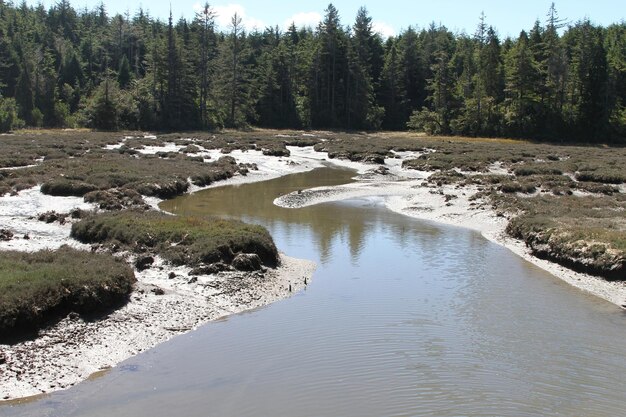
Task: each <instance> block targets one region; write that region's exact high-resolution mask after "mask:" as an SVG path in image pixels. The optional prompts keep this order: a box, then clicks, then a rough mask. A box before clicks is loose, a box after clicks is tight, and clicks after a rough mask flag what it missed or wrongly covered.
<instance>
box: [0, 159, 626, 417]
mask: <svg viewBox="0 0 626 417" xmlns="http://www.w3.org/2000/svg"><path fill="white" fill-rule="evenodd" d="M353 175H354V173H353V172H351V171H346V170H339V169H333V168H330V167H329V168H321V169H317V170H314V171H312V172H308V173H302V174H294V175H290V176H286V177H282V178H278V179H275V180H271V181H266V182H261V183H254V184H247V185H240V186H226V187H220V188H214V189H209V190H206V191H202V192H198V193H195V194H192V195H187V196H183V197H180V198H177V199H175V200H172V201H168V202H165V203H163V204H162V208H163V209H165V210H167V211H171V212H174V213H176V214H178V215H194V216H209V215H220V216H231V217H234V218H241V219H243V220H244V221H247V222H254V223H259V224H262V225H264V226H265V227H267V228H268V229H269V230H270V232H271V234H272V235H273V236H274V239H275V241H276V244H277V246H278V247H279V249H280V250H282V251H283V252H285V253H286V254H288V255H289V256H293V257H299V258H306V259H312V260H314V261H316V262H317V264H318V269H317V271H316V273H315V276H314V278H313V280H312V282H310V283H309V285H308V287H307V288H306V290H304V291H302V292H301V293H298V294H295V295H294V296H293V297H291V298H289V299H286V300H283V301H279V302H276V303H274V304H272V305H270V306H267V307H264V308H261V309H258V310H254V311H251V312H247V313H244V314H239V315H234V316H230V317H228V318H226V319H223V320H220V321H216V322H211V323H208V324H206V325H204V326H202V327H201V328H199V329H198V330H196V331H193V332H190V333H188V334H185V335H182V336H179V337H176V338H174V339H172V340H170V341H169V342H166V343H163V344H161V345H159V346H157V347H156V348H154V349H151V350H149V351H147V352H144V353H142V354H139V355H137V356H135V357H133V358H131V359H129V360H127V361H125V362H123V363H122V364H120V365H119V366H117V367H115V368H113V369H112V370H111V371H110V372H108V373H106V374H104V375H103V376H101V377H99V378H97V379H92V380H89V381H86V382H84V383H81V384H79V385H77V386H76V387H73V388H72V389H69V390H67V391H63V392H58V393H54V394H52V395H49V396H45V397H43V398H42V399H39V400H37V401H34V402H31V403H29V404H25V405H20V406H14V407H11V408H0V415H4V414H6V415H8V416H26V415H28V416H31V415H32V416H107V417H110V416H117V417H131V416H150V417H161V416H162V417H166V416H167V417H171V416H175V417H176V416H180V417H195V416H198V417H200V416H202V417H206V416H220V417H227V416H238V417H242V416H273V417H283V416H284V417H297V416H342V417H347V416H360V417H362V416H516V417H519V416H537V415H544V416H545V415H553V416H556V415H559V416H575V415H576V416H587V417H590V416H603V417H606V416H620V415H624V413H625V412H626V411H625V410H626V314H625V313H624V312H623V311H622V310H620V309H619V308H618V307H616V306H614V305H612V304H609V303H607V302H604V301H602V300H600V299H597V298H595V297H592V296H588V295H586V294H584V293H582V292H580V291H578V290H576V289H573V288H571V287H569V286H568V285H566V284H564V283H562V282H561V281H559V280H558V279H557V278H555V277H553V276H552V275H550V274H548V273H547V272H545V271H543V270H541V269H539V268H538V267H535V266H534V265H532V264H530V263H528V262H526V261H524V260H523V259H521V258H519V257H517V256H515V255H514V254H513V253H511V252H510V251H508V250H507V249H505V248H503V247H501V246H499V245H496V244H494V243H491V242H489V241H487V240H486V239H484V238H483V237H482V236H481V235H480V234H479V233H477V232H474V231H470V230H466V229H461V228H455V227H449V226H442V225H439V224H436V223H431V222H424V221H420V220H416V219H413V218H410V217H407V216H404V215H401V214H397V213H394V212H392V211H390V210H388V209H386V208H385V206H384V204H383V200H382V199H376V198H369V199H361V200H350V201H344V202H339V203H330V204H320V205H315V206H310V207H306V208H302V209H285V208H280V207H276V206H274V205H273V204H272V201H273V200H274V198H275V197H277V196H279V195H282V194H285V193H288V192H291V191H294V190H298V189H304V188H309V187H314V186H321V185H333V184H340V183H346V182H350V178H351V177H352V176H353Z"/></svg>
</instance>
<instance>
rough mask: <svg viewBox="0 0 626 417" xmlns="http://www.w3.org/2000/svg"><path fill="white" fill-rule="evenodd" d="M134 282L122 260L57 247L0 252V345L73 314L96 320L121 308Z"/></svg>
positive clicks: (130, 272)
mask: <svg viewBox="0 0 626 417" xmlns="http://www.w3.org/2000/svg"><path fill="white" fill-rule="evenodd" d="M134 282H135V276H134V273H133V271H132V269H131V268H130V267H129V266H128V265H127V264H126V263H125V262H123V261H122V260H119V259H116V258H114V257H112V256H111V255H106V254H96V253H89V252H84V251H79V250H75V249H71V248H68V247H62V248H61V249H59V250H56V251H42V252H36V253H23V252H12V251H6V252H5V251H2V252H0V339H4V338H6V337H10V336H12V335H13V334H15V333H18V332H26V331H32V330H34V329H36V328H37V327H39V326H41V325H44V324H46V323H48V322H49V321H50V320H51V319H54V318H58V317H59V316H60V315H62V314H67V313H68V312H70V311H74V312H77V313H81V314H95V313H100V312H104V311H107V310H108V309H110V308H111V307H113V306H115V305H118V304H120V303H122V302H124V301H125V300H126V299H127V297H128V295H129V294H130V292H131V291H132V287H133V283H134Z"/></svg>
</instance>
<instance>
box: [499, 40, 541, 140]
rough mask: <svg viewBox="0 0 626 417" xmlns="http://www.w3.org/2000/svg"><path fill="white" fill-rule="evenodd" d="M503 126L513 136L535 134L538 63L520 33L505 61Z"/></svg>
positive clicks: (527, 42) (537, 100)
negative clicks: (506, 126)
mask: <svg viewBox="0 0 626 417" xmlns="http://www.w3.org/2000/svg"><path fill="white" fill-rule="evenodd" d="M505 71H506V87H505V94H506V99H505V107H506V112H505V115H504V116H505V122H506V123H507V125H508V128H509V132H510V134H512V135H522V136H527V135H532V134H535V133H536V128H537V126H536V114H537V105H538V103H539V97H538V93H537V83H538V80H539V68H538V63H537V61H536V60H535V58H534V56H533V53H532V50H531V49H530V45H529V39H528V35H527V34H526V32H524V31H522V32H521V34H520V36H519V38H518V40H517V43H516V44H515V45H514V46H513V47H512V48H511V50H510V51H509V52H508V54H507V57H506V63H505Z"/></svg>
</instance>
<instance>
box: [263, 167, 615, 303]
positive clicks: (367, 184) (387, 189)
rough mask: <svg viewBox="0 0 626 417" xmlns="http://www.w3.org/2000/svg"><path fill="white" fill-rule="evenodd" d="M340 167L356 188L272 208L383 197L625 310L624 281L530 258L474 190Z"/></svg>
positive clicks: (288, 199) (404, 173)
mask: <svg viewBox="0 0 626 417" xmlns="http://www.w3.org/2000/svg"><path fill="white" fill-rule="evenodd" d="M342 162H344V161H335V160H333V163H336V164H337V165H339V166H346V167H350V168H353V169H357V171H358V172H359V176H358V177H357V178H358V179H359V180H358V181H357V182H356V183H353V184H346V185H339V186H335V187H318V188H313V189H310V190H304V191H303V192H301V193H291V194H289V195H286V196H282V197H279V198H277V199H276V200H275V201H274V203H275V204H277V205H279V206H282V207H287V208H298V207H305V206H308V205H313V204H319V203H324V202H332V201H339V200H347V199H353V198H382V199H383V202H384V204H385V206H386V207H387V208H388V209H390V210H392V211H394V212H397V213H400V214H403V215H407V216H410V217H413V218H416V219H420V220H426V221H432V222H436V223H441V224H445V225H449V226H456V227H463V228H466V229H470V230H474V231H477V232H479V233H480V234H481V235H482V236H483V237H484V238H486V239H487V240H489V241H491V242H494V243H496V244H498V245H501V246H503V247H505V248H506V249H508V250H510V251H511V252H513V253H515V254H516V255H518V256H520V257H521V258H523V259H525V260H526V261H528V262H530V263H532V264H533V265H535V266H538V267H539V268H541V269H543V270H545V271H547V272H549V273H550V274H552V275H554V276H555V277H557V278H559V279H560V280H562V281H564V282H566V283H567V284H569V285H571V286H573V287H575V288H578V289H579V290H581V291H584V292H586V293H589V294H592V295H594V296H596V297H599V298H601V299H603V300H605V301H608V302H610V303H612V304H614V305H616V306H618V307H621V308H623V309H626V282H620V281H607V280H605V279H604V278H601V277H597V276H594V275H590V274H585V273H580V272H576V271H573V270H571V269H569V268H567V267H564V266H561V265H559V264H557V263H555V262H551V261H548V260H544V259H541V258H538V257H536V256H534V255H532V253H531V252H530V250H529V249H528V248H527V247H526V245H525V244H524V242H522V241H519V240H517V239H514V238H512V237H509V236H508V235H507V234H506V232H505V229H506V226H507V224H508V220H509V218H508V217H506V215H505V214H499V213H497V212H495V211H494V210H493V209H492V208H491V205H490V204H488V203H486V202H484V201H481V200H477V201H470V197H471V196H472V195H473V194H475V193H476V192H477V191H478V190H476V189H475V187H471V186H470V187H462V188H460V187H457V186H455V185H442V186H433V185H430V184H428V185H425V184H424V179H426V178H428V176H429V175H430V174H431V173H429V172H423V171H414V170H406V169H403V168H401V163H400V164H398V163H395V164H393V165H391V166H390V165H387V167H389V168H390V170H389V173H388V174H387V175H379V174H375V173H373V172H372V171H373V168H374V167H375V166H372V165H367V164H362V163H354V162H347V161H346V162H347V163H345V164H344V163H342ZM388 177H392V180H391V181H390V180H388Z"/></svg>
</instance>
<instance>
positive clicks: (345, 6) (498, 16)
mask: <svg viewBox="0 0 626 417" xmlns="http://www.w3.org/2000/svg"><path fill="white" fill-rule="evenodd" d="M17 1H18V0H16V2H17ZM28 2H29V3H31V4H36V3H38V1H33V0H28ZM41 2H42V3H43V4H44V5H45V6H47V7H48V6H50V5H52V4H54V3H55V1H54V0H43V1H41ZM70 3H72V4H73V5H74V7H76V8H84V7H87V8H89V9H91V8H93V7H95V6H96V5H98V4H100V0H70ZM104 3H105V5H106V8H107V10H108V11H109V13H110V14H115V13H125V12H126V11H127V10H128V11H130V13H131V15H132V14H134V12H135V11H136V10H137V9H138V8H139V7H140V6H143V8H144V10H149V11H150V14H151V15H152V16H155V17H159V18H162V19H166V18H167V16H168V13H169V8H170V4H171V7H172V12H173V15H174V17H175V18H179V17H181V16H185V17H188V18H191V17H192V16H193V15H194V9H197V8H199V7H201V5H202V4H204V1H203V0H176V1H171V3H170V2H169V1H148V0H106V1H105V2H104ZM328 3H329V1H328V0H322V1H318V0H311V1H290V2H285V1H279V0H261V1H252V0H232V1H221V0H215V1H213V2H211V1H210V2H209V4H210V5H211V6H213V7H214V8H215V9H216V11H217V12H218V22H219V23H222V24H223V25H226V22H228V21H229V19H230V17H231V16H232V14H233V13H234V12H235V11H237V12H238V13H239V14H240V15H242V16H243V23H244V25H245V26H246V28H248V29H252V28H253V27H257V28H260V29H263V28H264V27H265V26H275V25H278V26H280V27H281V28H282V27H286V26H287V25H288V23H289V22H291V21H292V20H295V21H296V23H298V24H306V25H312V26H315V25H316V23H317V21H319V19H320V18H321V16H323V14H324V9H326V7H327V6H328ZM551 3H552V1H551V0H524V1H516V2H506V1H502V0H413V1H407V0H404V1H401V0H386V1H380V0H379V1H369V2H367V1H365V0H337V1H334V2H333V4H334V5H335V7H336V8H337V9H338V10H339V13H340V16H341V21H342V23H343V24H344V25H348V24H352V22H353V21H354V17H355V16H356V12H357V10H358V8H359V7H360V6H363V5H364V6H366V8H367V9H368V11H369V13H370V16H372V18H373V20H374V22H375V28H376V29H377V30H378V31H380V32H381V33H383V34H386V35H391V34H397V33H399V32H400V31H401V30H402V29H403V28H407V27H408V26H409V25H411V26H414V27H420V28H422V27H426V26H428V24H429V23H430V22H435V23H441V24H443V25H445V26H447V27H448V28H449V29H451V30H454V31H459V32H461V31H465V32H467V33H473V32H474V30H475V28H476V25H477V23H478V19H479V16H480V14H481V12H483V11H484V13H485V16H486V19H487V23H488V24H489V25H492V26H494V27H495V28H496V29H497V30H498V33H499V34H500V36H501V37H503V38H504V37H506V36H508V35H511V36H517V35H518V34H519V32H520V30H522V29H530V28H531V27H532V25H533V23H534V22H535V20H536V19H540V20H541V21H542V22H543V21H544V20H545V16H546V13H547V11H548V9H549V7H550V4H551ZM555 3H556V9H557V11H558V13H559V16H560V17H561V18H564V19H566V20H568V21H571V22H575V21H577V20H579V19H582V18H585V17H587V18H589V19H590V20H591V21H592V22H594V23H598V24H602V25H609V24H611V23H617V22H620V21H624V20H625V19H626V7H625V6H624V3H623V0H622V1H618V0H593V1H589V0H587V1H582V0H568V1H560V2H559V1H555Z"/></svg>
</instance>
